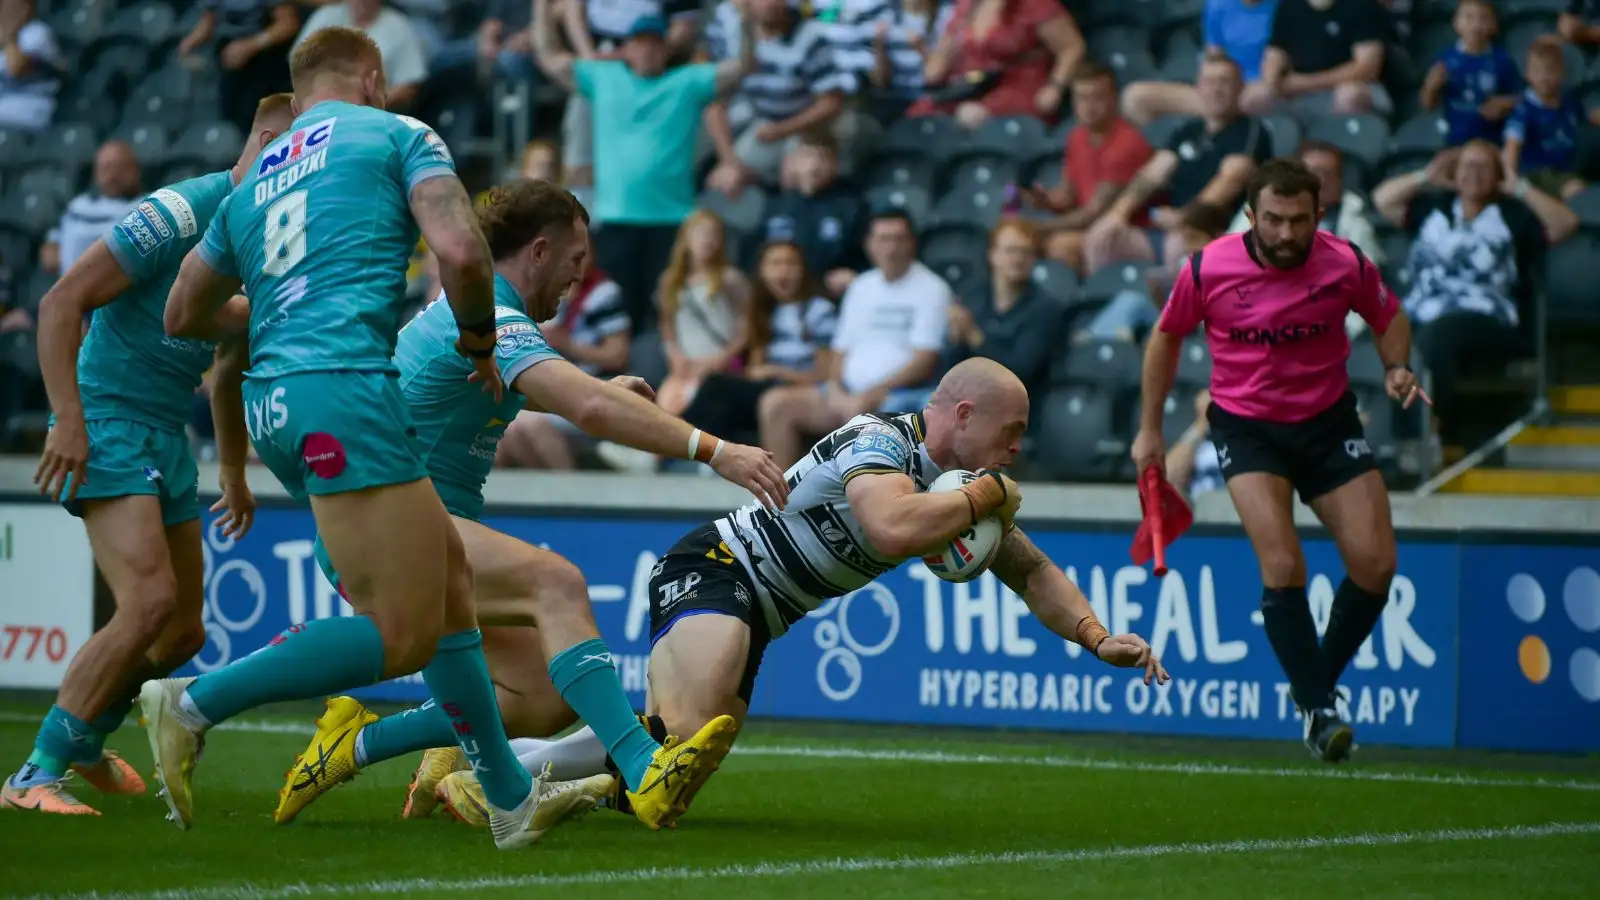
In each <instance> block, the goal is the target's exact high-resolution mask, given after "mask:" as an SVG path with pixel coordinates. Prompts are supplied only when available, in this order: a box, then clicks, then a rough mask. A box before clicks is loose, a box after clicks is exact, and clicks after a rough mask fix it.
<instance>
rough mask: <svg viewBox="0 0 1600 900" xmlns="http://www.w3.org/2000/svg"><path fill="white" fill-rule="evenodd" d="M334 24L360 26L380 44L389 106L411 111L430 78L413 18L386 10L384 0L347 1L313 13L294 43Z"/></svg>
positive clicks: (397, 111)
mask: <svg viewBox="0 0 1600 900" xmlns="http://www.w3.org/2000/svg"><path fill="white" fill-rule="evenodd" d="M334 26H343V27H345V28H358V29H360V30H362V31H364V32H366V33H367V36H368V37H370V38H372V40H373V41H374V42H376V43H377V45H378V52H379V53H381V54H383V77H384V80H385V81H387V82H388V83H389V105H388V109H389V111H390V112H396V113H404V112H409V111H411V109H412V108H413V107H414V106H415V104H416V102H417V92H418V91H419V90H420V89H421V88H422V82H423V81H424V80H425V79H427V77H428V55H427V51H426V50H425V49H424V47H423V44H422V37H421V35H420V34H418V33H417V29H416V26H415V25H413V24H412V23H411V19H410V18H409V17H407V16H406V14H405V13H403V12H400V11H399V10H395V9H386V8H385V7H384V5H383V2H382V0H344V2H343V3H335V4H333V5H332V6H324V7H322V8H321V9H319V10H317V11H316V12H314V13H312V14H311V18H310V19H308V20H306V27H305V28H302V29H301V30H300V36H299V37H298V38H295V46H299V45H300V42H301V41H303V40H305V39H306V36H307V35H310V34H312V33H313V32H317V31H321V30H322V29H324V28H332V27H334ZM291 52H293V51H292V48H291Z"/></svg>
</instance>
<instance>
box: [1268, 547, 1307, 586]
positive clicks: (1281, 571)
mask: <svg viewBox="0 0 1600 900" xmlns="http://www.w3.org/2000/svg"><path fill="white" fill-rule="evenodd" d="M1305 569H1306V565H1305V560H1304V558H1303V557H1301V555H1300V554H1299V553H1296V552H1294V550H1292V549H1289V548H1284V549H1282V550H1266V551H1263V552H1262V553H1261V583H1262V585H1264V586H1265V587H1269V588H1280V587H1289V586H1290V585H1296V584H1305Z"/></svg>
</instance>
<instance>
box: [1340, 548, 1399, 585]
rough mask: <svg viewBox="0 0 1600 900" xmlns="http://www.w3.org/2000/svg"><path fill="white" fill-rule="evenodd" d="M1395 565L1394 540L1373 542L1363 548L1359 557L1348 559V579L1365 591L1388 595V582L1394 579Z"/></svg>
mask: <svg viewBox="0 0 1600 900" xmlns="http://www.w3.org/2000/svg"><path fill="white" fill-rule="evenodd" d="M1397 565H1398V563H1397V561H1396V551H1395V545H1394V542H1392V541H1390V542H1388V543H1387V544H1380V543H1374V544H1373V545H1372V546H1370V547H1367V548H1364V549H1363V550H1362V551H1361V553H1360V555H1359V557H1357V558H1354V559H1351V560H1350V567H1349V575H1350V580H1351V581H1354V582H1355V583H1356V584H1357V585H1359V586H1360V587H1361V588H1362V589H1363V590H1365V591H1368V592H1370V593H1374V594H1381V595H1384V596H1388V593H1389V582H1391V581H1393V580H1394V573H1395V568H1396V566H1397Z"/></svg>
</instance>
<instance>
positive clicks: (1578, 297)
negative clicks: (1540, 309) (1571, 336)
mask: <svg viewBox="0 0 1600 900" xmlns="http://www.w3.org/2000/svg"><path fill="white" fill-rule="evenodd" d="M1596 259H1600V236H1596V235H1594V234H1590V233H1588V232H1582V231H1580V232H1578V233H1577V234H1575V235H1573V236H1572V237H1570V238H1567V239H1566V240H1564V241H1562V242H1561V243H1559V244H1557V245H1555V246H1554V247H1551V248H1550V258H1549V263H1548V265H1547V268H1546V270H1545V297H1546V302H1548V303H1549V308H1550V327H1551V328H1552V329H1555V328H1559V327H1561V326H1563V325H1596V324H1600V293H1596V292H1595V290H1594V277H1595V276H1594V271H1595V260H1596Z"/></svg>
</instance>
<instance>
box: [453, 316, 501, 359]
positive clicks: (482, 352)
mask: <svg viewBox="0 0 1600 900" xmlns="http://www.w3.org/2000/svg"><path fill="white" fill-rule="evenodd" d="M494 326H495V317H494V314H493V313H490V315H489V317H488V318H487V319H484V320H483V321H481V322H470V323H469V322H459V321H458V322H456V328H457V330H459V331H460V332H461V337H460V344H461V349H462V350H464V351H466V353H467V355H468V356H475V357H478V358H479V359H482V358H484V357H487V356H491V355H493V354H494Z"/></svg>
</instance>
